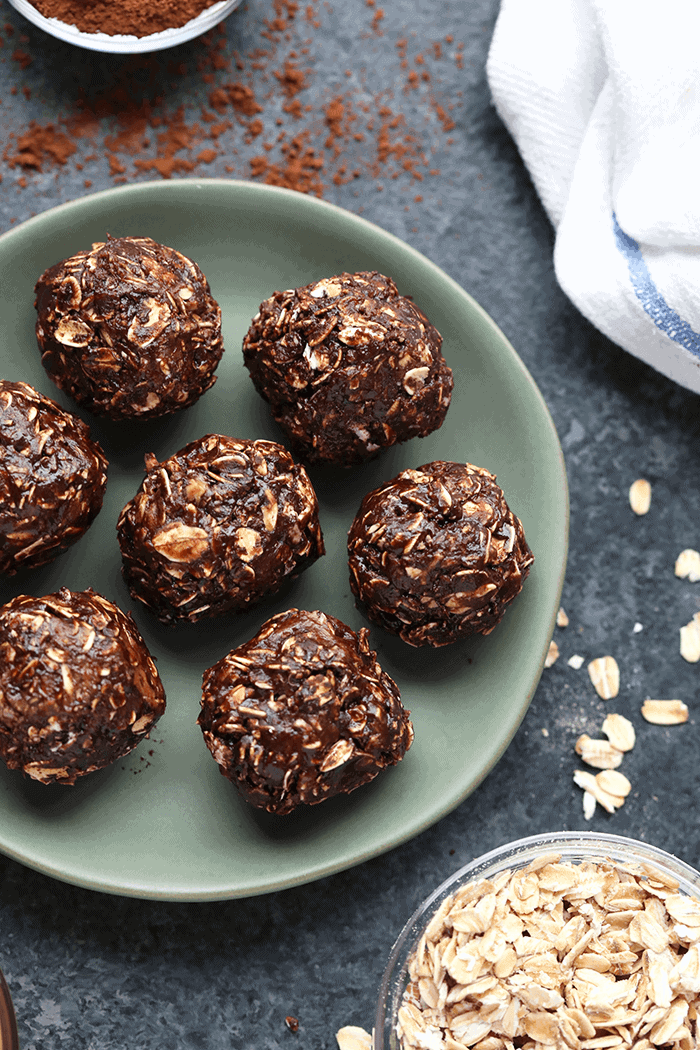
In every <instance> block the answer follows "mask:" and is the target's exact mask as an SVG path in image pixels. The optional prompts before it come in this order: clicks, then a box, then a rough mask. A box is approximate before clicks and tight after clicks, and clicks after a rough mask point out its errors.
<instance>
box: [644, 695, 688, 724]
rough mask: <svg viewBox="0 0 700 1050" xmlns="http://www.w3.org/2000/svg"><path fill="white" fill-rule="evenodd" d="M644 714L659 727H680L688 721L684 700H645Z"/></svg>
mask: <svg viewBox="0 0 700 1050" xmlns="http://www.w3.org/2000/svg"><path fill="white" fill-rule="evenodd" d="M642 714H643V716H644V717H645V718H646V720H647V722H653V724H654V725H657V726H674V725H680V723H681V722H687V721H688V708H687V707H686V705H685V704H684V703H683V701H682V700H645V701H644V703H643V704H642Z"/></svg>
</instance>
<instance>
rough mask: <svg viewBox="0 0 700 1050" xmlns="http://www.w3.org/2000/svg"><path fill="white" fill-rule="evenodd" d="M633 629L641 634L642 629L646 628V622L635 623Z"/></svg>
mask: <svg viewBox="0 0 700 1050" xmlns="http://www.w3.org/2000/svg"><path fill="white" fill-rule="evenodd" d="M632 630H633V631H634V633H635V634H639V632H640V631H643V630H644V624H643V623H636V624H635V625H634V627H633V628H632Z"/></svg>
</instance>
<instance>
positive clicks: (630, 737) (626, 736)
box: [601, 713, 636, 751]
mask: <svg viewBox="0 0 700 1050" xmlns="http://www.w3.org/2000/svg"><path fill="white" fill-rule="evenodd" d="M601 728H602V731H603V732H604V733H605V735H606V737H607V738H608V740H609V741H610V743H611V744H612V745H613V747H616V748H617V749H618V751H631V750H632V748H633V747H634V745H635V741H636V734H635V731H634V726H633V725H632V723H631V722H630V720H629V719H628V718H625V716H624V715H618V714H614V713H610V714H609V715H607V716H606V718H605V721H604V722H603V725H602V727H601Z"/></svg>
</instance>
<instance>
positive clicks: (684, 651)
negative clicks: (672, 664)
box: [681, 613, 700, 664]
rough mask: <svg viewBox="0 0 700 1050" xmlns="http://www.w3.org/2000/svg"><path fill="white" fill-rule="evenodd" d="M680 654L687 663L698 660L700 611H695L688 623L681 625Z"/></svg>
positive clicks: (699, 649)
mask: <svg viewBox="0 0 700 1050" xmlns="http://www.w3.org/2000/svg"><path fill="white" fill-rule="evenodd" d="M681 656H682V657H683V659H684V660H687V661H688V663H689V664H696V663H697V662H698V660H700V613H695V616H693V619H692V620H691V621H690V623H687V624H686V625H685V627H681Z"/></svg>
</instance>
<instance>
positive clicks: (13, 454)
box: [0, 379, 107, 575]
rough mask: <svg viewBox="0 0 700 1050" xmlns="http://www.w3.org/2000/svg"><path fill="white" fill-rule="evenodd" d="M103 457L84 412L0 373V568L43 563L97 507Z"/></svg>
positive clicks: (102, 486)
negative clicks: (76, 412) (80, 415)
mask: <svg viewBox="0 0 700 1050" xmlns="http://www.w3.org/2000/svg"><path fill="white" fill-rule="evenodd" d="M106 484H107V460H106V459H105V456H104V454H103V452H102V449H101V448H100V446H99V445H98V444H97V442H95V441H93V440H92V439H91V438H90V430H89V428H88V427H87V425H86V424H85V423H83V421H82V420H81V419H78V417H77V416H75V415H73V413H71V412H66V411H65V410H64V409H62V408H61V406H60V405H58V404H56V402H55V401H52V400H51V399H50V398H48V397H44V395H43V394H40V393H39V392H38V391H36V390H35V389H34V388H33V387H31V386H29V384H28V383H12V382H10V381H9V380H4V379H3V380H0V573H6V574H7V575H13V574H14V573H15V572H17V570H18V569H20V568H35V567H36V566H38V565H45V564H46V562H49V561H51V560H52V559H53V558H55V557H56V556H57V555H58V554H60V553H61V552H62V551H64V550H65V549H66V548H67V547H69V546H70V545H71V544H72V543H75V541H76V540H78V539H80V537H81V536H82V535H83V533H84V532H86V530H87V529H88V528H89V527H90V525H91V524H92V522H93V520H94V519H95V517H96V515H97V514H98V513H99V511H100V509H101V507H102V500H103V498H104V493H105V486H106Z"/></svg>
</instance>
